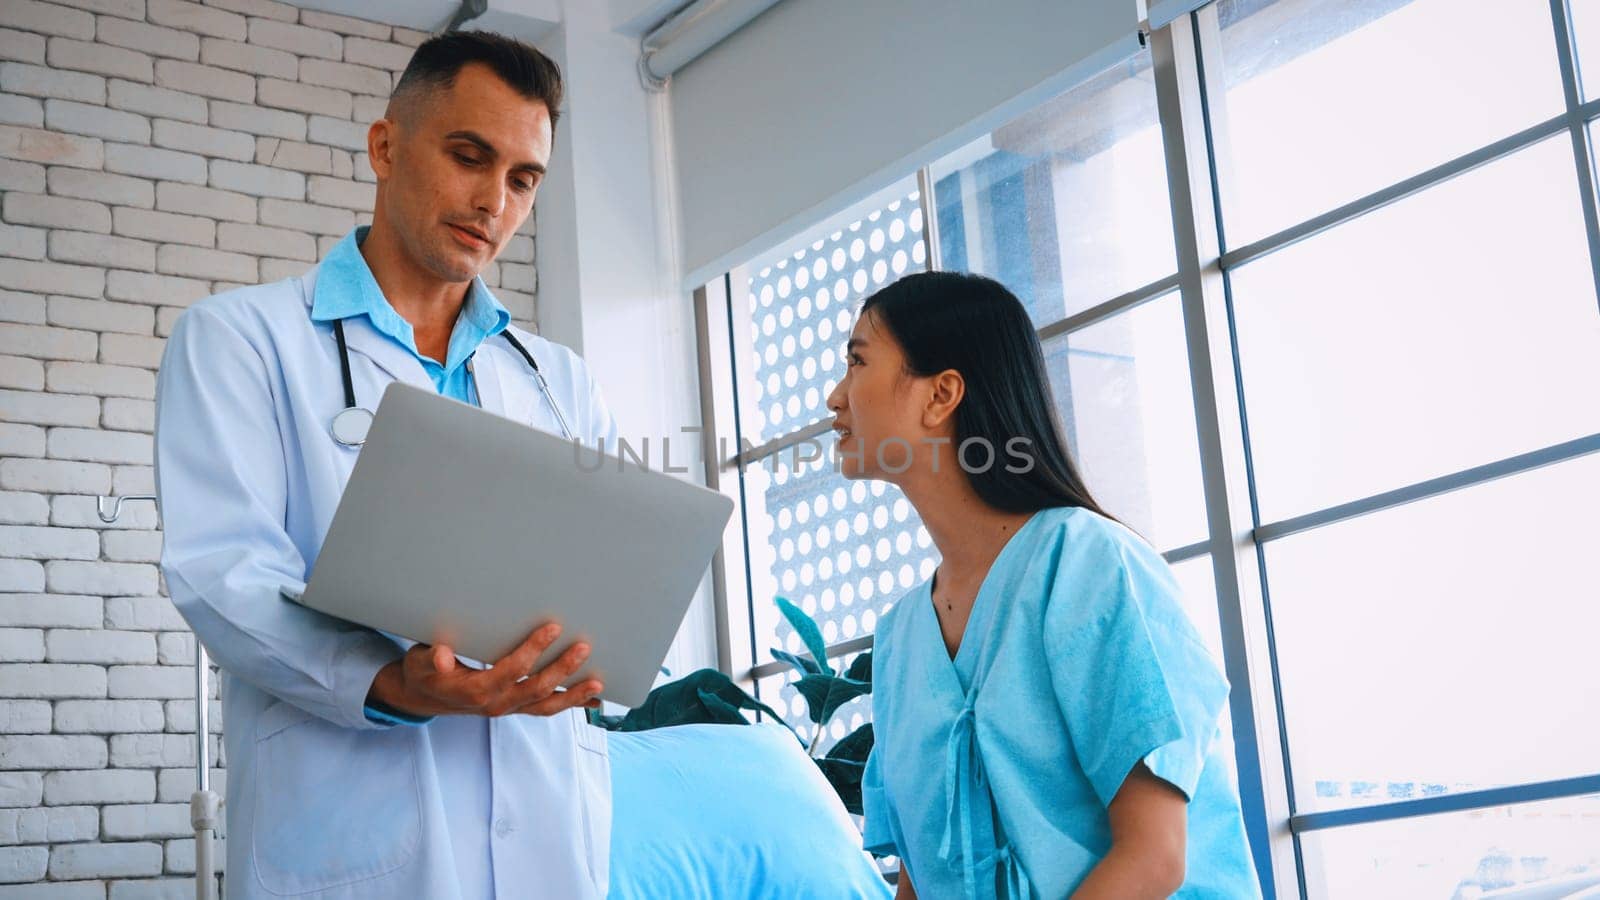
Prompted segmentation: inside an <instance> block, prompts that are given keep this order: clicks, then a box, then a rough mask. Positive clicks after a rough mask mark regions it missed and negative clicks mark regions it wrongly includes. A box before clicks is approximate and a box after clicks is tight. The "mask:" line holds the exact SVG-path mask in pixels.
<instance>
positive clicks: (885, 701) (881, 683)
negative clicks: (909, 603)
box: [861, 609, 905, 861]
mask: <svg viewBox="0 0 1600 900" xmlns="http://www.w3.org/2000/svg"><path fill="white" fill-rule="evenodd" d="M894 620H895V616H894V610H892V609H891V610H890V611H889V612H888V613H886V614H885V615H884V616H883V617H882V618H881V619H879V620H878V628H877V632H876V636H877V637H876V640H875V641H874V646H873V649H872V721H873V726H872V731H873V734H875V735H877V740H876V742H875V744H874V746H873V748H872V752H871V753H870V754H868V755H867V766H866V770H865V771H863V772H862V773H861V816H862V827H861V841H862V846H863V848H865V849H866V851H867V852H868V853H872V854H876V855H878V856H899V857H902V861H903V857H904V855H905V854H904V852H903V851H902V849H901V848H902V844H903V842H902V841H901V840H900V829H899V826H898V820H897V818H896V816H895V811H894V804H893V802H892V801H891V800H890V797H889V790H888V787H887V786H886V785H885V784H884V780H883V765H884V757H885V755H886V752H887V750H886V748H885V745H884V743H883V737H884V735H886V734H890V733H891V732H890V729H891V728H892V727H893V725H892V723H891V722H890V721H889V718H890V715H889V711H888V709H889V705H890V701H891V696H890V695H891V693H892V692H893V690H894V685H893V684H891V683H890V671H889V666H888V662H889V659H890V656H891V651H890V646H889V645H890V643H891V641H890V635H891V632H892V627H893V626H892V623H893V621H894Z"/></svg>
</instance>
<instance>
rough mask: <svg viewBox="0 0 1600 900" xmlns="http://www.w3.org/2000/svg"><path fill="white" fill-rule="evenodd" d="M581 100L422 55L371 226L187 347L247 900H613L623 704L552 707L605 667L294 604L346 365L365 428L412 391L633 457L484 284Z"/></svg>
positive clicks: (215, 307)
mask: <svg viewBox="0 0 1600 900" xmlns="http://www.w3.org/2000/svg"><path fill="white" fill-rule="evenodd" d="M561 94H562V84H561V75H560V72H559V71H558V69H557V68H556V66H555V64H554V63H552V62H551V61H550V60H549V59H548V58H546V57H545V56H543V55H542V54H541V53H539V52H538V51H537V50H535V49H533V48H532V47H530V46H528V45H526V44H523V43H521V42H518V41H515V40H512V39H509V38H505V37H501V36H497V35H492V34H486V33H479V32H455V33H451V34H447V35H443V36H440V37H436V38H433V39H431V40H429V41H427V42H426V43H424V44H422V45H421V46H420V47H418V48H417V50H416V53H415V55H414V56H413V57H412V59H411V62H410V64H409V65H408V66H407V68H406V71H405V72H404V73H403V74H402V76H401V79H400V81H399V83H398V84H397V86H396V88H395V91H394V95H393V96H392V98H391V99H390V102H389V106H388V109H387V110H386V111H385V115H384V118H383V119H380V120H379V121H377V122H375V123H374V124H373V125H372V127H371V129H370V130H369V132H368V135H367V145H368V149H369V152H370V156H371V162H372V170H373V172H374V173H375V174H376V175H377V182H378V183H377V200H376V204H375V206H374V208H373V221H372V225H371V226H370V227H363V228H357V229H355V230H354V231H353V232H351V233H350V234H348V235H346V236H345V238H344V240H343V241H341V242H340V243H339V244H338V245H337V246H335V247H334V248H333V249H332V250H331V251H330V252H329V253H328V255H327V256H326V258H324V259H323V261H322V262H321V263H320V264H318V265H317V266H316V267H314V268H312V269H311V270H310V271H308V272H306V273H305V274H304V275H302V276H300V277H298V278H290V279H287V280H284V281H279V282H276V283H273V284H265V285H260V286H256V287H247V288H241V289H238V290H233V291H228V292H226V293H223V294H218V295H216V296H214V297H210V298H207V299H206V300H203V301H201V302H199V303H197V304H195V305H194V306H193V307H192V308H190V309H189V310H188V311H187V312H185V313H184V315H183V316H182V317H181V318H180V319H179V320H178V323H177V326H176V327H175V328H174V330H173V333H172V336H171V338H170V339H169V340H168V343H167V349H166V356H165V358H164V359H163V361H162V365H161V373H160V378H159V382H158V387H157V393H156V438H155V445H156V483H157V491H158V493H159V495H160V507H161V513H162V517H163V520H164V527H165V531H166V543H165V548H164V550H163V552H162V558H161V565H162V571H163V572H164V574H165V575H166V579H167V587H168V589H169V591H170V593H171V596H172V599H173V602H174V603H175V604H176V605H177V607H178V610H179V611H180V612H181V613H182V614H183V617H184V618H185V619H186V620H187V621H188V622H189V624H190V626H191V627H193V629H194V631H195V634H196V635H198V636H199V639H200V641H201V642H202V643H203V644H204V645H205V647H206V649H207V650H208V651H209V652H210V653H211V655H212V657H213V658H214V659H215V660H216V661H217V663H218V664H219V665H220V666H221V668H222V671H223V677H222V703H223V718H224V719H225V721H226V723H227V724H226V734H225V736H224V741H225V748H226V755H227V761H228V779H227V786H228V789H227V806H226V813H227V838H228V840H227V847H228V851H227V875H228V877H227V888H228V890H227V893H228V896H229V897H230V898H231V900H243V898H256V897H263V898H264V897H273V898H277V897H284V896H295V897H299V896H315V897H319V898H322V897H362V898H365V897H383V898H388V897H418V898H439V900H453V898H461V900H479V898H493V897H499V898H524V897H534V898H538V897H549V898H560V900H573V898H586V897H600V896H604V894H605V892H606V884H607V859H608V853H609V841H610V821H611V798H610V770H609V763H608V760H607V757H606V744H605V738H604V734H603V732H600V731H599V730H598V729H594V728H592V727H591V726H589V725H588V724H586V722H585V721H584V717H583V713H582V708H583V707H585V706H594V705H598V703H599V701H598V700H597V699H595V698H596V696H597V695H598V694H599V692H600V690H601V685H600V684H599V683H598V682H597V681H594V680H592V679H588V680H584V681H582V682H580V683H579V684H577V685H576V686H574V687H573V688H572V689H570V690H565V691H563V690H560V689H559V688H558V685H559V684H560V683H562V682H564V681H567V680H569V679H570V677H571V676H573V675H574V674H575V673H577V672H579V671H580V669H581V666H582V664H583V661H584V659H585V658H586V656H587V652H588V648H587V647H586V646H585V645H583V644H578V645H575V646H574V647H572V648H570V650H569V651H568V652H567V653H566V654H565V655H563V656H562V657H561V658H559V659H558V660H557V661H556V662H555V663H552V664H551V665H550V666H548V667H547V668H544V669H542V670H539V671H530V669H531V668H532V663H533V661H534V660H535V659H536V658H537V656H538V655H539V654H540V653H541V652H542V651H543V650H544V649H545V648H546V647H548V646H550V645H551V644H552V643H553V642H554V641H555V639H556V637H557V633H558V631H559V629H558V628H556V627H555V626H549V627H548V628H547V629H546V630H540V631H536V632H535V633H534V634H532V635H530V636H529V637H528V638H527V640H526V641H525V642H524V643H523V644H522V645H521V646H520V647H519V648H518V649H517V650H516V651H514V652H512V653H511V654H510V655H508V656H506V657H505V658H504V659H501V660H498V661H497V662H495V663H494V665H493V666H492V667H490V668H486V669H479V668H476V667H472V666H469V665H466V664H464V663H463V662H462V661H460V660H458V659H457V658H456V657H455V656H454V655H453V654H452V652H451V650H450V648H448V647H445V646H442V645H441V646H428V645H421V644H418V645H414V646H410V647H409V649H407V648H405V647H403V646H401V645H399V644H397V643H396V642H395V641H394V640H392V639H391V638H389V637H387V636H385V635H383V634H380V633H378V632H375V631H372V630H369V629H366V628H361V627H358V626H354V625H351V624H349V623H345V622H342V621H339V620H336V619H333V618H331V617H327V616H324V615H322V614H319V613H316V612H313V611H310V610H307V609H305V608H303V607H300V606H298V605H296V604H294V603H291V602H289V601H287V600H285V599H283V598H282V597H281V596H280V590H281V589H283V588H285V587H288V588H291V589H300V588H303V587H304V586H305V582H306V580H307V578H308V576H309V573H310V571H311V567H312V564H313V563H314V561H315V560H316V557H317V552H318V550H319V548H320V547H321V545H322V540H323V536H324V535H325V533H326V532H327V529H328V525H329V522H330V521H331V520H332V518H333V513H334V509H335V507H336V506H337V505H338V503H339V496H340V494H341V492H342V491H343V490H344V485H345V481H346V479H347V478H348V477H349V475H350V470H351V467H352V466H353V465H354V464H355V461H356V456H357V454H358V453H359V447H358V446H349V445H346V444H344V443H341V442H339V441H337V440H335V439H334V437H333V436H332V433H331V423H332V421H333V419H334V417H335V415H337V414H338V413H339V412H340V411H341V410H343V409H344V408H346V402H345V386H344V385H345V382H344V379H345V377H346V376H345V375H344V371H343V366H342V365H341V358H344V359H347V360H348V370H349V375H348V377H349V379H350V381H351V387H352V388H353V390H354V400H355V405H357V406H361V407H364V408H366V409H368V410H370V409H373V408H374V407H376V405H377V403H378V400H379V398H380V396H381V395H382V394H383V390H384V387H385V386H386V385H387V384H389V383H390V382H392V381H396V380H399V381H404V382H407V383H409V384H413V385H417V386H420V387H425V388H428V389H432V390H436V391H438V392H439V393H442V394H445V395H447V396H450V397H454V398H456V399H458V400H462V401H464V402H467V403H474V404H477V405H480V406H482V407H483V408H484V409H487V410H490V411H492V412H495V413H499V414H501V415H505V416H508V417H510V418H513V419H515V420H517V421H521V422H525V423H527V424H530V425H532V426H534V427H537V428H542V429H546V430H549V431H551V432H555V433H559V431H558V429H559V427H560V426H559V424H558V422H559V420H558V419H557V417H556V412H555V411H554V410H553V409H551V405H552V403H551V401H554V403H555V404H559V406H560V408H561V413H562V414H563V415H564V417H565V419H566V421H567V423H569V427H570V428H571V430H572V432H573V435H574V437H575V438H577V439H579V440H582V441H584V442H586V443H588V442H593V441H596V440H598V439H600V438H604V439H606V440H607V441H608V442H610V443H611V444H612V445H614V444H615V440H616V424H615V422H614V420H613V419H612V417H611V414H610V413H609V411H608V410H607V409H606V406H605V403H604V401H603V400H602V398H601V394H600V390H599V388H598V387H597V386H596V385H595V383H594V381H593V379H592V378H591V377H590V374H589V371H588V369H587V367H586V366H585V365H584V362H583V360H582V359H580V358H579V357H578V356H577V355H576V354H574V353H573V352H572V351H570V350H568V349H567V348H565V347H562V346H560V345H557V344H553V343H551V342H549V341H546V340H543V339H542V338H540V337H538V336H537V335H533V334H530V333H528V332H525V331H522V330H520V329H517V328H513V327H511V326H510V325H509V324H508V323H509V320H510V315H509V313H507V312H506V310H505V308H504V307H502V306H501V305H500V303H499V301H497V300H496V299H495V297H494V295H493V294H492V293H490V291H489V289H488V288H487V287H485V286H484V283H483V281H482V280H481V279H480V278H479V277H478V274H479V273H480V272H481V271H482V270H483V269H484V267H485V266H487V265H489V263H490V261H492V260H493V259H494V258H495V256H496V254H498V253H499V252H500V250H501V248H502V247H504V246H505V244H506V241H507V240H508V239H509V238H510V237H511V236H512V235H513V234H514V233H515V232H516V231H517V229H518V228H519V227H520V226H521V225H522V223H523V222H524V221H525V220H526V219H527V217H528V213H529V211H530V210H531V209H532V206H533V198H534V194H535V193H536V192H537V190H538V187H539V181H540V178H541V177H542V176H543V174H544V172H545V168H546V166H547V165H548V164H549V161H550V148H551V138H552V134H553V129H554V127H555V121H556V117H557V114H558V111H559V106H560V102H561ZM339 331H342V332H343V335H342V338H343V340H341V336H340V335H339V334H338V332H339ZM510 338H514V340H515V341H516V342H520V343H521V344H522V346H523V347H525V348H526V349H527V350H528V351H529V352H530V353H531V354H532V356H533V358H534V360H535V361H536V362H537V363H538V365H539V366H540V368H541V369H542V370H543V372H544V373H545V374H546V377H547V378H548V380H549V384H550V389H551V396H550V397H549V398H546V397H545V396H544V394H543V393H542V392H541V391H540V390H539V389H538V386H537V382H536V381H535V379H534V375H533V371H532V369H531V368H530V367H529V365H528V363H527V361H525V359H524V358H523V356H522V354H521V353H520V352H519V351H518V350H517V349H515V346H514V344H513V342H512V340H510ZM469 362H470V365H469ZM474 376H475V377H474ZM438 464H439V465H440V466H449V465H452V461H451V460H449V459H440V460H439V461H438ZM438 552H439V553H441V554H443V553H449V552H450V548H449V547H440V548H438ZM505 564H506V565H508V566H515V565H517V564H518V563H517V560H515V559H507V560H505ZM528 575H529V577H530V581H535V582H536V578H537V573H533V572H530V573H528ZM456 599H457V598H454V597H440V598H438V601H439V603H441V604H449V603H453V602H455V600H456ZM524 676H526V678H524Z"/></svg>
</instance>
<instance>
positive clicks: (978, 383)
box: [861, 272, 1110, 518]
mask: <svg viewBox="0 0 1600 900" xmlns="http://www.w3.org/2000/svg"><path fill="white" fill-rule="evenodd" d="M861 315H863V316H866V315H871V316H873V322H874V324H875V325H877V326H878V327H880V328H885V329H887V330H888V332H889V334H891V335H893V336H894V339H895V340H896V341H897V342H898V343H899V344H900V347H901V350H902V351H903V352H904V354H905V358H906V368H907V370H908V371H909V372H910V373H911V374H913V375H917V376H921V377H928V376H932V375H937V374H938V373H940V372H943V371H945V370H947V369H954V370H955V371H957V372H959V373H961V377H962V378H963V379H964V380H965V381H966V396H965V397H963V398H962V400H961V404H960V405H959V406H958V407H956V434H955V439H954V442H953V443H954V446H955V447H957V448H959V447H960V446H961V444H962V442H963V441H965V440H967V439H968V438H983V439H986V440H987V441H988V442H989V446H990V447H992V448H994V464H993V465H990V466H989V467H988V468H987V469H986V470H984V471H974V470H975V469H977V468H978V467H979V466H980V465H981V462H982V459H981V458H979V459H978V460H977V461H975V462H974V463H973V464H972V466H971V467H964V468H966V471H967V477H968V478H969V479H970V480H971V482H972V487H973V489H974V490H976V491H977V493H978V496H979V497H981V498H983V501H984V502H985V503H988V504H989V505H990V506H993V507H995V508H996V509H1001V510H1005V511H1007V512H1036V511H1038V510H1041V509H1047V508H1050V507H1056V506H1076V507H1082V508H1084V509H1088V510H1091V511H1093V512H1096V513H1099V514H1100V515H1103V516H1106V517H1108V518H1110V515H1109V514H1108V513H1107V512H1106V511H1105V510H1103V509H1101V508H1100V504H1099V503H1097V502H1096V501H1095V499H1094V497H1093V496H1091V495H1090V493H1089V488H1088V487H1087V486H1086V485H1085V484H1084V483H1083V477H1082V476H1081V475H1079V474H1078V468H1077V466H1075V465H1074V464H1073V462H1072V457H1071V455H1070V454H1068V452H1067V446H1066V441H1065V440H1064V439H1063V438H1062V434H1061V426H1060V422H1059V420H1058V418H1057V415H1056V405H1055V400H1054V397H1053V396H1052V393H1051V390H1050V379H1049V377H1048V376H1047V374H1046V372H1045V365H1044V352H1043V351H1042V350H1041V349H1040V347H1039V337H1038V335H1037V334H1036V333H1035V332H1034V329H1033V322H1032V320H1030V319H1029V318H1028V311H1027V310H1026V309H1025V308H1024V307H1023V305H1022V301H1021V300H1018V299H1017V296H1016V295H1015V294H1013V293H1011V291H1009V290H1007V289H1006V287H1005V285H1002V284H1001V283H1000V282H998V281H995V280H994V279H992V278H985V277H983V276H981V275H967V274H961V273H957V272H923V273H919V274H915V275H908V276H906V277H904V278H902V279H900V280H899V281H896V282H894V283H893V284H890V285H889V286H888V287H885V288H884V289H883V290H881V291H878V292H877V293H875V294H873V295H872V296H870V297H868V298H867V299H866V300H865V301H863V303H862V304H861ZM1013 438H1026V439H1027V440H1028V441H1029V443H1028V444H1027V445H1023V446H1022V447H1021V449H1020V452H1021V453H1025V454H1027V455H1029V456H1030V457H1031V458H1032V460H1033V465H1032V466H1031V467H1029V468H1028V470H1027V471H1025V472H1016V471H1007V469H1008V467H1009V468H1013V469H1015V468H1022V467H1023V466H1022V465H1021V464H1020V461H1019V460H1017V459H1015V458H1014V457H1008V456H1007V454H1006V448H1007V446H1008V443H1007V442H1008V441H1011V440H1012V439H1013ZM1008 464H1009V465H1008Z"/></svg>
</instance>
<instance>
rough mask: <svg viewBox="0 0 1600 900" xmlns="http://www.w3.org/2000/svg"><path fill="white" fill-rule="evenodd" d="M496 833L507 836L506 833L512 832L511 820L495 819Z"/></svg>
mask: <svg viewBox="0 0 1600 900" xmlns="http://www.w3.org/2000/svg"><path fill="white" fill-rule="evenodd" d="M494 833H495V834H497V835H499V836H500V837H505V836H506V835H508V834H510V833H511V822H510V821H508V820H506V819H495V820H494Z"/></svg>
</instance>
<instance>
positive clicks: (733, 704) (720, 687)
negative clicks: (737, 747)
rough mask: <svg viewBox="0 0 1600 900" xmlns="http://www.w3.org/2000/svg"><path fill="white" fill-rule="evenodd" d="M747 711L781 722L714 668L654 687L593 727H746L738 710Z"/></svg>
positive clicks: (770, 710)
mask: <svg viewBox="0 0 1600 900" xmlns="http://www.w3.org/2000/svg"><path fill="white" fill-rule="evenodd" d="M750 709H753V710H760V711H761V712H763V713H765V714H767V715H769V716H771V717H772V718H774V719H776V720H777V721H779V722H782V721H783V717H782V716H779V715H778V714H777V713H776V712H774V711H773V710H772V708H771V707H769V706H767V705H766V704H765V703H762V702H761V701H759V700H757V699H755V698H754V697H752V696H750V695H749V694H747V693H745V692H744V690H743V689H741V688H740V687H739V686H738V685H736V684H734V683H733V682H732V681H731V680H730V679H729V678H728V676H726V675H724V674H722V673H721V672H718V671H717V670H716V669H700V670H699V671H696V672H691V673H689V674H688V675H685V676H683V677H682V678H680V679H678V680H677V681H672V682H668V683H666V684H663V685H661V686H660V687H657V688H656V689H655V690H653V691H651V692H650V695H649V696H648V697H646V698H645V700H644V702H643V703H641V704H639V706H638V707H636V708H634V709H631V710H629V711H628V714H627V715H625V716H622V717H620V718H619V717H616V716H603V717H601V720H600V721H599V722H597V723H596V724H598V725H601V726H602V727H605V728H607V729H609V730H612V731H648V730H649V729H651V728H663V727H666V726H668V725H688V724H692V723H702V722H716V723H722V724H730V725H748V724H750V721H749V720H748V719H746V718H745V717H744V713H743V712H742V710H750ZM791 730H792V729H791Z"/></svg>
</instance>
